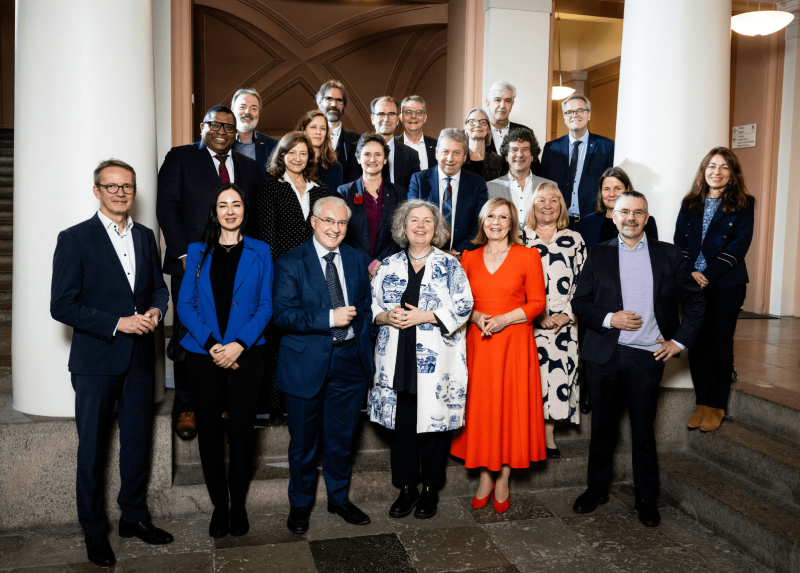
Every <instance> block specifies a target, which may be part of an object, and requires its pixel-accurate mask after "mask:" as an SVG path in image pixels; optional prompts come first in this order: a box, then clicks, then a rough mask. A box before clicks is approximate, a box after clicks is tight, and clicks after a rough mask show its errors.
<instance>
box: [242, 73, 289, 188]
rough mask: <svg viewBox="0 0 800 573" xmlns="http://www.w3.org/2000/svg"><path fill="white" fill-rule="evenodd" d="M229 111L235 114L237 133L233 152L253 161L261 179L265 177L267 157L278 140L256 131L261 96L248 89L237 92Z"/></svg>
mask: <svg viewBox="0 0 800 573" xmlns="http://www.w3.org/2000/svg"><path fill="white" fill-rule="evenodd" d="M231 109H232V110H233V113H235V114H236V131H237V133H236V142H235V143H234V144H233V150H234V151H236V152H238V153H241V154H242V155H246V156H247V157H249V158H250V159H252V160H253V161H255V162H256V163H257V164H258V172H259V174H260V175H261V178H262V179H263V178H265V177H266V176H267V163H268V162H269V156H270V155H271V154H272V150H273V149H275V147H276V146H277V145H278V140H277V139H275V138H274V137H270V136H269V135H264V134H263V133H261V132H260V131H256V126H257V125H258V118H259V117H260V115H261V95H260V94H259V93H258V92H257V91H256V90H254V89H250V88H246V89H240V90H237V91H236V93H235V94H233V99H232V100H231Z"/></svg>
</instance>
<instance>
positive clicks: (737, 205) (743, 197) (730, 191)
mask: <svg viewBox="0 0 800 573" xmlns="http://www.w3.org/2000/svg"><path fill="white" fill-rule="evenodd" d="M715 155H719V156H721V157H722V158H723V159H724V160H725V163H727V164H728V167H729V168H730V172H731V179H730V181H728V186H727V187H726V188H725V190H724V191H723V192H722V196H721V199H722V201H721V205H722V211H723V213H725V214H726V215H730V214H731V213H738V212H740V211H744V210H745V209H746V208H747V201H748V200H749V198H750V197H752V195H750V193H749V192H748V191H747V185H745V183H744V174H743V173H742V165H741V164H740V163H739V158H738V157H736V154H735V153H734V152H733V151H731V150H730V149H728V148H727V147H715V148H714V149H712V150H711V151H709V152H708V153H707V154H706V156H705V157H703V160H702V161H701V162H700V167H698V169H697V173H696V174H695V176H694V182H693V183H692V188H691V189H690V190H689V192H688V193H687V194H686V196H685V197H684V198H683V200H684V201H688V202H689V210H690V211H692V212H693V213H702V212H703V206H704V205H705V202H706V197H708V183H706V169H707V168H708V164H709V163H711V160H712V159H713V158H714V156H715Z"/></svg>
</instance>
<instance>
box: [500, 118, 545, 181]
mask: <svg viewBox="0 0 800 573" xmlns="http://www.w3.org/2000/svg"><path fill="white" fill-rule="evenodd" d="M515 127H524V128H525V129H530V130H531V133H533V130H532V129H531V128H530V127H528V126H527V125H522V124H521V123H514V122H513V121H509V122H508V131H509V133H510V132H511V130H512V129H514V128H515ZM492 129H494V128H493V127H492V126H491V124H490V125H489V132H490V133H491V131H492ZM486 149H491V150H492V151H494V152H495V153H496V154H497V155H500V150H499V149H497V147H495V145H494V137H492V138H491V140H490V141H489V144H488V145H487V146H486ZM501 157H502V155H501ZM503 159H505V157H503ZM537 159H538V157H536V158H534V162H536V160H537ZM534 175H538V173H534ZM542 177H544V175H542Z"/></svg>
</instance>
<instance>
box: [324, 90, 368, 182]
mask: <svg viewBox="0 0 800 573" xmlns="http://www.w3.org/2000/svg"><path fill="white" fill-rule="evenodd" d="M316 99H317V107H318V108H319V110H320V111H321V112H322V113H324V114H325V118H326V119H327V120H328V135H329V136H330V138H331V147H333V148H334V149H335V150H336V157H337V160H338V161H339V163H340V164H341V166H342V168H343V169H344V182H345V183H350V182H351V181H355V180H356V179H358V178H359V177H361V170H360V169H359V168H358V162H357V161H356V143H358V138H359V135H358V133H356V132H355V131H353V130H350V129H347V128H345V127H344V126H343V125H342V116H343V115H344V110H345V109H346V108H347V91H346V90H345V89H344V84H343V83H342V82H340V81H339V80H328V81H327V82H325V83H324V84H322V85H321V86H320V88H319V91H318V92H317V96H316ZM351 175H352V177H353V178H352V179H348V177H350V176H351ZM333 191H335V189H332V190H331V192H333Z"/></svg>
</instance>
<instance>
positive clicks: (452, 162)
mask: <svg viewBox="0 0 800 573" xmlns="http://www.w3.org/2000/svg"><path fill="white" fill-rule="evenodd" d="M467 153H469V143H468V141H467V136H466V135H464V132H463V131H461V130H460V129H455V128H452V127H448V128H445V129H443V130H442V132H441V133H440V134H439V140H438V141H437V143H436V160H437V161H438V165H437V166H436V167H433V168H432V169H427V170H425V171H421V172H419V173H416V174H415V175H414V176H413V177H412V178H411V183H410V185H409V187H408V199H409V200H411V199H423V200H425V201H430V202H431V203H433V204H434V205H436V206H437V207H439V208H440V209H441V208H442V206H443V204H444V203H445V200H446V198H447V197H446V196H447V194H448V193H450V195H451V213H450V216H449V217H448V216H447V215H446V213H445V211H443V212H442V213H443V214H445V219H446V220H447V222H448V223H449V224H450V241H449V242H448V243H447V244H446V245H445V248H444V249H443V250H444V251H445V252H447V253H449V254H451V255H453V256H456V257H459V256H461V253H462V252H464V251H471V250H473V249H476V248H478V245H475V244H473V243H472V240H473V239H474V238H475V237H476V236H477V235H478V215H479V214H480V212H481V209H483V205H484V204H485V203H486V201H487V200H488V193H489V192H488V190H487V188H486V180H485V179H484V178H483V177H481V176H480V175H475V174H474V173H472V172H470V171H467V170H466V169H461V167H462V166H463V165H464V161H466V158H467ZM448 186H449V188H450V191H448Z"/></svg>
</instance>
